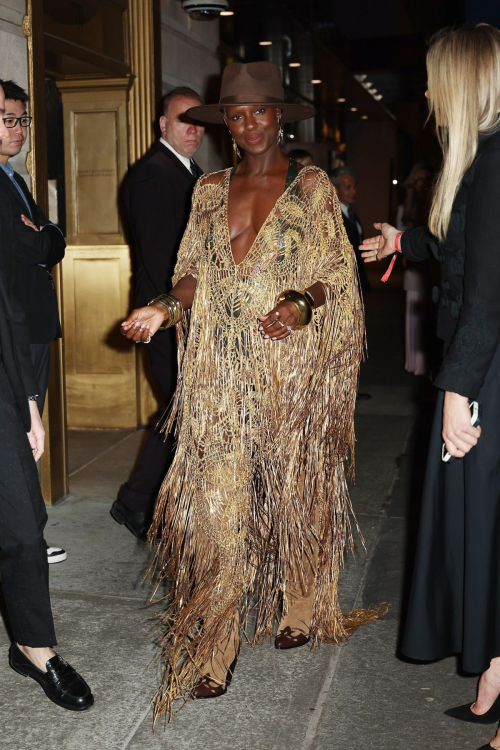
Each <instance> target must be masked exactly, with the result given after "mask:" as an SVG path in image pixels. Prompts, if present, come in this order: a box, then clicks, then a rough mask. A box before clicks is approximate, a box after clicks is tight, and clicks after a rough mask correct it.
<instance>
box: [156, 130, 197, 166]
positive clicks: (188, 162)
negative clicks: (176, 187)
mask: <svg viewBox="0 0 500 750" xmlns="http://www.w3.org/2000/svg"><path fill="white" fill-rule="evenodd" d="M160 143H163V145H164V146H166V147H167V148H168V149H170V151H171V152H172V153H173V154H175V155H176V157H177V158H178V159H179V161H181V162H182V163H183V164H184V166H185V167H186V169H188V170H189V171H190V172H191V174H193V170H192V169H191V159H188V158H187V156H181V155H180V154H178V153H177V151H176V150H175V148H173V147H172V146H171V145H170V143H168V142H167V141H166V140H165V138H160Z"/></svg>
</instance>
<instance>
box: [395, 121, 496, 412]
mask: <svg viewBox="0 0 500 750" xmlns="http://www.w3.org/2000/svg"><path fill="white" fill-rule="evenodd" d="M499 201H500V132H498V133H495V134H494V135H491V136H489V137H487V138H482V139H481V141H480V143H479V147H478V154H477V157H476V159H475V161H474V163H473V164H472V166H471V167H470V168H469V169H468V170H467V172H466V173H465V175H464V178H463V180H462V183H461V186H460V188H459V190H458V192H457V195H456V198H455V201H454V203H453V210H452V213H451V219H450V226H449V229H448V233H447V235H446V240H445V241H444V243H438V242H437V240H436V238H435V237H433V235H431V234H430V232H429V231H428V229H427V228H426V227H415V228H414V229H410V230H408V231H406V232H405V233H404V234H403V236H402V238H401V249H402V251H403V253H404V255H405V256H406V257H407V258H409V259H410V260H413V261H419V260H424V259H425V258H428V257H430V256H431V255H434V256H435V257H436V258H437V259H438V260H439V262H440V264H441V287H440V297H439V309H438V329H437V334H438V336H439V338H441V339H442V340H443V341H444V342H445V355H444V359H443V363H442V365H441V369H440V370H439V373H438V375H437V377H436V379H435V381H434V383H435V385H436V386H437V387H438V388H440V389H441V390H444V391H453V392H454V393H459V394H460V395H462V396H466V397H468V398H470V399H475V398H477V396H478V394H479V391H480V389H481V386H482V385H483V383H484V380H485V378H486V374H487V372H488V369H489V367H490V364H491V361H492V359H493V356H494V354H495V352H496V350H497V348H498V345H499V341H500V209H499Z"/></svg>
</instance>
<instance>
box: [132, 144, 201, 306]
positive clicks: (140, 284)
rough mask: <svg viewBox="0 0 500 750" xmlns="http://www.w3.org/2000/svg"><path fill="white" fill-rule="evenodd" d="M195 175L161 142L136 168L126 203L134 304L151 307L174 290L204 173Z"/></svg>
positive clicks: (155, 145)
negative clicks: (132, 256)
mask: <svg viewBox="0 0 500 750" xmlns="http://www.w3.org/2000/svg"><path fill="white" fill-rule="evenodd" d="M195 169H197V171H198V174H197V175H196V176H194V175H192V174H191V173H190V172H189V170H188V169H186V167H185V166H184V165H183V164H182V162H181V161H180V160H179V159H178V158H177V157H176V156H175V154H173V153H172V152H171V151H170V150H169V149H168V148H166V146H164V145H163V144H162V143H160V142H159V141H158V142H157V143H155V144H154V146H153V147H152V148H151V149H150V150H149V151H148V152H147V154H145V155H144V156H143V157H142V159H140V160H139V161H138V162H137V164H135V165H134V167H132V169H131V171H130V175H129V177H128V179H127V182H126V185H125V203H126V206H127V212H128V219H129V223H130V229H131V233H132V242H133V246H134V253H135V304H136V305H137V306H141V305H145V304H147V303H148V302H149V301H150V300H151V299H153V297H157V296H158V295H159V294H164V293H165V292H168V291H170V289H171V288H172V283H171V279H172V276H173V273H174V268H175V263H176V260H177V251H178V249H179V245H180V242H181V240H182V235H183V234H184V230H185V228H186V224H187V221H188V218H189V212H190V209H191V195H192V192H193V188H194V185H195V182H196V180H197V178H198V177H199V176H200V175H201V174H202V171H201V170H200V169H199V167H197V165H195Z"/></svg>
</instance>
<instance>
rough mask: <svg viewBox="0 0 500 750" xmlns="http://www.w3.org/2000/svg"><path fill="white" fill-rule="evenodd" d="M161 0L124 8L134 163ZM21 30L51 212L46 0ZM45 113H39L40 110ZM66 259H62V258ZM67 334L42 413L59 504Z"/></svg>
mask: <svg viewBox="0 0 500 750" xmlns="http://www.w3.org/2000/svg"><path fill="white" fill-rule="evenodd" d="M157 12H158V3H157V0H129V8H128V11H127V12H126V14H125V15H126V19H125V22H126V24H127V33H126V39H127V56H128V61H129V64H130V67H131V72H132V75H133V77H134V83H133V85H132V90H131V93H130V100H129V161H130V162H131V163H133V162H134V161H135V160H136V159H138V158H139V157H140V156H141V155H142V154H143V153H144V152H145V151H146V150H147V148H148V147H149V146H150V145H151V143H152V140H153V121H154V114H155V113H154V102H155V95H156V93H157V92H156V82H157V79H156V78H155V31H154V20H155V17H156V14H157ZM22 29H23V32H24V34H25V36H26V37H27V47H28V87H29V95H30V114H31V115H32V116H33V123H32V126H31V130H30V151H29V153H28V155H27V157H26V168H27V170H28V173H29V175H30V178H31V190H32V193H33V197H34V198H35V200H36V202H37V203H38V204H39V205H40V206H41V208H42V210H43V211H44V213H46V214H48V179H47V175H48V168H47V133H46V124H45V117H44V116H43V113H44V111H45V62H44V41H43V0H26V14H25V16H24V18H23V24H22ZM39 113H42V114H41V116H40V117H38V114H39ZM63 262H64V261H63ZM53 277H54V282H55V284H56V290H57V295H58V302H59V309H60V310H61V309H62V294H63V289H62V284H61V269H60V267H59V266H56V268H55V269H54V274H53ZM63 342H64V339H58V340H56V341H55V342H53V344H52V350H51V377H50V384H49V391H48V394H47V401H46V407H45V413H44V426H45V430H46V440H45V446H46V447H45V454H44V455H43V457H42V460H41V482H42V491H43V494H44V498H45V502H46V503H47V504H49V505H52V504H54V503H57V502H58V501H59V500H62V499H63V498H64V497H65V496H66V495H67V494H68V463H67V426H66V387H65V370H64V351H63V347H64V343H63ZM137 381H138V388H137V393H138V415H139V421H140V414H141V411H142V410H141V405H140V401H141V398H140V396H139V394H140V392H141V388H140V387H139V383H140V377H139V375H138V377H137Z"/></svg>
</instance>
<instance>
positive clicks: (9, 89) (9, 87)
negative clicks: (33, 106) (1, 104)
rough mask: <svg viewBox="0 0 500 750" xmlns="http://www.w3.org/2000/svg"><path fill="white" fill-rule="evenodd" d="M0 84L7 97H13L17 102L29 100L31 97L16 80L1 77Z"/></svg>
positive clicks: (25, 102)
mask: <svg viewBox="0 0 500 750" xmlns="http://www.w3.org/2000/svg"><path fill="white" fill-rule="evenodd" d="M0 86H1V87H2V88H3V93H4V94H5V98H6V99H12V100H13V101H15V102H22V103H23V104H27V103H28V102H29V100H30V98H29V96H28V94H27V93H26V91H25V90H24V89H22V88H21V87H20V86H18V85H17V83H15V82H14V81H3V80H2V79H1V78H0Z"/></svg>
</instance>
